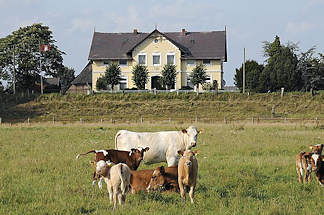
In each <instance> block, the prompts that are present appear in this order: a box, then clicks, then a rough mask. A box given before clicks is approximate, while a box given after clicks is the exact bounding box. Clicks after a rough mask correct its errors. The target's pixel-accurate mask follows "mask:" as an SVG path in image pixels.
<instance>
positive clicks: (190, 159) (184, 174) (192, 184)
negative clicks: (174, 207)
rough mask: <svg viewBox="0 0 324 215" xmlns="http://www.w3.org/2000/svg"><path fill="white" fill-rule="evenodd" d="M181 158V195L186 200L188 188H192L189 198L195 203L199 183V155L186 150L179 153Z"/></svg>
mask: <svg viewBox="0 0 324 215" xmlns="http://www.w3.org/2000/svg"><path fill="white" fill-rule="evenodd" d="M178 153H179V155H180V156H181V157H180V160H179V163H178V182H179V188H180V195H181V197H182V199H183V200H185V199H186V187H189V188H190V191H189V197H190V200H191V203H194V201H193V197H194V192H195V188H196V183H197V173H198V161H197V159H196V157H195V155H197V154H198V152H197V151H195V152H192V151H191V150H186V151H184V152H181V151H179V152H178Z"/></svg>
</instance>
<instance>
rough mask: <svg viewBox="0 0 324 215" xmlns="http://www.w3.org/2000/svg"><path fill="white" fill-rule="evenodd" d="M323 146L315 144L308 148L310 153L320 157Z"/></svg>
mask: <svg viewBox="0 0 324 215" xmlns="http://www.w3.org/2000/svg"><path fill="white" fill-rule="evenodd" d="M323 146H324V144H316V145H311V146H309V148H310V149H311V150H312V152H314V153H316V154H319V155H321V154H322V151H323Z"/></svg>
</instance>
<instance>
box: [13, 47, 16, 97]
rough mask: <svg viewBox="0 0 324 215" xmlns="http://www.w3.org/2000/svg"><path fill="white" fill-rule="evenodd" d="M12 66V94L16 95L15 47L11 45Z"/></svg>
mask: <svg viewBox="0 0 324 215" xmlns="http://www.w3.org/2000/svg"><path fill="white" fill-rule="evenodd" d="M12 64H13V94H14V95H16V65H15V45H13V52H12Z"/></svg>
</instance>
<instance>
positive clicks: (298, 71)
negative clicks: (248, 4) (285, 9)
mask: <svg viewBox="0 0 324 215" xmlns="http://www.w3.org/2000/svg"><path fill="white" fill-rule="evenodd" d="M263 49H264V57H265V58H266V59H265V64H259V63H258V62H256V61H255V60H248V61H246V63H245V77H246V79H245V80H246V81H245V86H246V90H248V91H251V92H260V93H264V92H274V91H278V90H280V89H281V88H284V89H285V91H309V90H311V89H314V90H321V89H324V55H323V54H321V53H319V54H318V55H317V56H315V51H316V49H315V47H312V48H310V49H309V50H307V51H306V52H299V48H298V45H297V44H294V43H288V44H287V45H282V44H281V42H280V38H279V37H278V36H276V37H275V40H274V41H273V42H272V43H270V42H268V41H265V42H263ZM242 77H243V65H242V66H241V67H240V68H238V69H236V73H235V77H234V81H235V85H236V86H237V87H238V88H239V89H240V90H242V89H243V80H242V79H243V78H242Z"/></svg>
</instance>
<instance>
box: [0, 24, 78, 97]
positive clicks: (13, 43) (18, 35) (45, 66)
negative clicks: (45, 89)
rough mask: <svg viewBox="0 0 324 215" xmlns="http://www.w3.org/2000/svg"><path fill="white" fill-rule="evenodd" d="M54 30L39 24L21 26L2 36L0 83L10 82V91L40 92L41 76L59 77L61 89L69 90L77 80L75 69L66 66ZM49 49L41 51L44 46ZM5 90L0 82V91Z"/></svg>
mask: <svg viewBox="0 0 324 215" xmlns="http://www.w3.org/2000/svg"><path fill="white" fill-rule="evenodd" d="M55 42H56V41H55V40H54V39H53V35H52V31H50V29H49V27H48V26H45V25H42V24H40V23H38V24H33V25H30V26H26V27H21V28H19V29H18V30H16V31H14V32H12V33H11V34H10V35H8V36H7V37H4V38H0V83H1V80H2V81H6V82H7V83H8V86H7V88H8V91H10V92H12V91H13V87H14V85H15V91H17V92H19V91H21V92H26V91H29V92H32V91H40V75H42V76H45V77H49V76H50V77H55V78H59V80H60V85H61V90H62V91H66V90H67V89H68V87H69V86H70V83H71V82H72V81H73V80H74V78H75V76H74V72H75V71H74V69H72V68H68V67H66V66H64V65H63V57H62V56H63V55H64V54H65V53H64V52H63V51H61V50H60V49H59V48H58V47H57V46H56V45H55ZM42 44H46V45H49V47H50V48H49V50H48V51H46V52H43V51H41V45H42ZM1 89H2V90H3V86H2V84H0V90H1Z"/></svg>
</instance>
